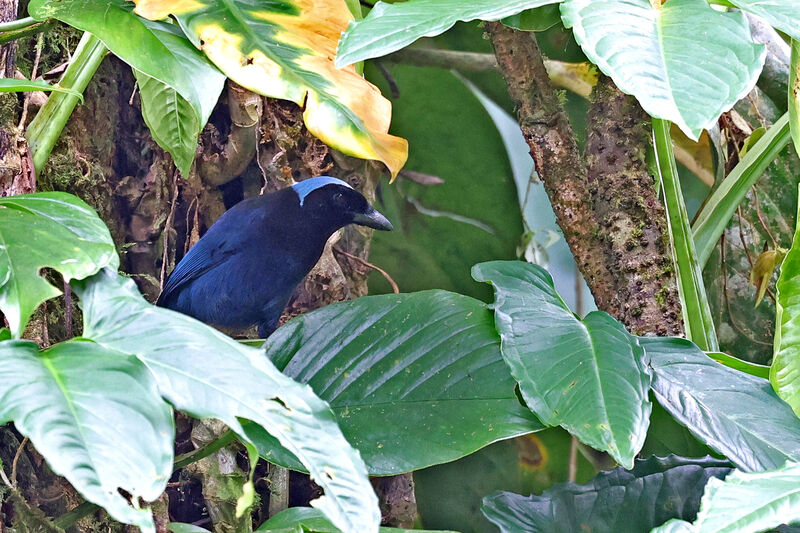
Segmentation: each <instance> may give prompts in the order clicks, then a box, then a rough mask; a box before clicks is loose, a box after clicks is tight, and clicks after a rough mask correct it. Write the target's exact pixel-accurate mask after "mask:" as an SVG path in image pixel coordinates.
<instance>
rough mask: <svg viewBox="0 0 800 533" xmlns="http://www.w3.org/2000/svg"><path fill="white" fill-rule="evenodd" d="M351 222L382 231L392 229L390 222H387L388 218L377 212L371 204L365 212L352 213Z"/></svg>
mask: <svg viewBox="0 0 800 533" xmlns="http://www.w3.org/2000/svg"><path fill="white" fill-rule="evenodd" d="M353 223H354V224H359V225H361V226H367V227H368V228H375V229H380V230H383V231H392V229H393V226H392V223H391V222H389V219H388V218H386V217H385V216H383V215H382V214H380V213H378V211H377V210H376V209H375V208H374V207H372V206H370V208H369V209H368V210H367V212H366V213H356V214H354V215H353Z"/></svg>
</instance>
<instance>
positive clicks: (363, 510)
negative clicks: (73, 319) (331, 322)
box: [75, 270, 380, 532]
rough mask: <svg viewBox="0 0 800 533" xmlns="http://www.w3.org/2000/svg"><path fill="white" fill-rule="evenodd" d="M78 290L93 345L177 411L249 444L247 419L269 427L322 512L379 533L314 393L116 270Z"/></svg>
mask: <svg viewBox="0 0 800 533" xmlns="http://www.w3.org/2000/svg"><path fill="white" fill-rule="evenodd" d="M75 290H76V293H77V294H78V296H79V297H80V299H81V307H82V308H83V318H84V335H85V336H86V337H89V338H91V339H92V340H94V341H95V342H97V343H98V344H101V345H103V346H106V347H108V348H111V349H115V350H119V351H122V352H125V353H131V354H134V355H136V356H138V357H139V359H140V360H141V361H142V362H144V364H145V365H147V367H148V368H149V369H150V371H151V372H152V373H153V375H154V376H155V378H156V382H157V383H158V387H159V390H160V391H161V394H162V395H163V396H164V397H165V398H166V399H167V400H168V401H169V402H170V403H171V404H172V405H174V406H175V407H176V408H177V409H180V410H182V411H186V412H188V413H189V414H191V415H192V416H195V417H198V418H208V417H214V418H218V419H220V420H222V421H223V422H224V423H225V424H227V425H228V427H230V428H231V429H233V430H234V431H235V432H237V433H238V434H239V435H244V431H243V430H242V427H241V424H240V421H239V418H245V419H249V420H252V421H254V422H255V423H257V424H259V425H261V426H263V427H264V428H265V429H266V430H267V431H269V432H270V433H271V434H272V435H274V436H275V437H276V438H277V439H278V440H279V441H280V443H281V444H282V445H283V446H284V447H286V448H287V449H288V450H290V451H291V452H292V453H293V454H294V455H295V456H296V457H298V459H299V460H300V461H301V462H302V464H303V465H304V466H305V467H306V468H307V469H308V470H309V471H310V472H311V475H312V477H313V478H314V479H315V481H316V482H317V483H318V484H319V485H320V486H321V487H322V488H323V489H324V490H325V496H323V497H321V498H320V499H318V500H315V501H314V502H313V503H314V504H315V505H316V507H318V508H319V509H321V510H322V511H323V512H324V513H325V514H326V516H328V518H330V519H331V520H332V521H333V523H334V524H336V525H337V526H338V527H340V528H342V529H344V530H346V531H365V532H374V531H377V529H378V523H379V521H380V513H379V511H378V505H377V498H376V497H375V494H374V493H373V491H372V487H371V486H370V484H369V481H368V479H367V473H366V468H365V466H364V463H363V461H362V460H361V458H360V457H359V455H358V453H357V452H356V451H355V450H353V449H352V448H351V447H350V445H349V444H348V443H347V441H346V440H345V439H344V437H343V436H342V433H341V431H340V430H339V427H338V426H337V425H336V421H335V419H334V416H333V413H332V412H331V410H330V408H329V407H328V405H327V404H326V403H325V402H323V401H322V400H320V399H319V398H317V397H316V396H315V395H314V393H313V391H311V389H310V388H309V387H308V386H307V385H300V384H298V383H297V382H295V381H293V380H292V379H291V378H288V377H286V376H284V375H283V374H281V373H280V371H279V370H278V369H277V368H275V366H274V365H273V364H272V363H271V362H270V361H269V359H268V358H267V357H265V355H264V352H263V351H261V350H258V349H256V348H250V347H248V346H245V345H243V344H241V343H238V342H236V341H235V340H233V339H231V338H230V337H227V336H225V335H223V334H222V333H220V332H219V331H217V330H215V329H214V328H211V327H209V326H206V325H205V324H202V323H200V322H198V321H196V320H194V319H193V318H190V317H188V316H186V315H182V314H180V313H176V312H173V311H169V310H167V309H161V308H157V307H155V306H153V305H151V304H149V303H147V301H145V299H144V298H143V297H142V296H141V295H140V294H139V291H138V290H137V289H136V285H135V284H134V282H133V281H132V280H127V279H125V278H122V277H120V276H117V275H116V274H114V273H112V272H109V271H108V270H105V271H103V272H101V273H99V274H97V275H96V276H94V277H92V278H90V279H88V280H86V281H84V282H79V283H76V284H75Z"/></svg>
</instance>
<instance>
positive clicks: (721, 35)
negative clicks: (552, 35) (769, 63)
mask: <svg viewBox="0 0 800 533" xmlns="http://www.w3.org/2000/svg"><path fill="white" fill-rule="evenodd" d="M561 17H562V19H563V21H564V25H565V26H567V27H571V28H572V30H573V32H574V34H575V39H576V40H577V41H578V43H579V44H580V45H581V48H583V51H584V52H585V53H586V55H587V56H588V57H589V59H591V60H592V62H593V63H595V64H596V65H597V66H598V67H599V68H600V70H602V71H603V72H604V73H606V74H607V75H609V76H611V78H612V79H613V80H614V83H616V85H617V87H619V88H620V90H622V91H623V92H625V93H628V94H632V95H634V96H635V97H636V99H637V100H639V103H640V104H641V105H642V107H643V108H644V110H645V111H647V112H648V113H649V114H650V115H652V116H654V117H658V118H663V119H665V120H670V121H672V122H674V123H675V124H677V125H678V126H679V127H680V128H681V130H683V132H684V133H685V134H686V135H687V136H689V137H691V138H692V139H694V140H697V139H698V138H699V136H700V133H702V130H703V129H705V128H709V127H711V126H712V125H713V124H714V122H715V121H716V120H717V118H718V117H719V115H720V114H721V113H722V112H724V111H727V110H728V109H730V108H731V107H732V106H733V104H734V103H735V102H736V101H737V100H739V99H740V98H742V97H744V96H745V95H746V94H747V93H748V92H750V90H751V89H752V88H753V86H754V85H755V83H756V80H757V79H758V74H759V72H761V67H762V65H763V63H764V57H765V54H766V50H765V47H764V46H763V45H760V44H755V43H753V42H752V40H751V38H750V28H749V26H748V23H747V19H746V18H745V16H744V14H742V13H738V12H737V13H722V12H719V11H716V10H714V9H712V8H711V6H709V5H708V2H706V0H670V1H669V2H664V3H661V2H658V3H656V2H651V1H650V0H608V1H606V2H594V1H592V0H565V1H564V3H562V4H561Z"/></svg>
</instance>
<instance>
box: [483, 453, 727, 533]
mask: <svg viewBox="0 0 800 533" xmlns="http://www.w3.org/2000/svg"><path fill="white" fill-rule="evenodd" d="M730 471H731V467H730V465H729V464H728V463H727V461H721V460H719V459H712V458H710V457H707V458H704V459H686V458H683V457H676V456H674V455H671V456H669V457H666V458H663V459H662V458H659V457H650V458H648V459H639V460H637V461H636V466H634V468H633V470H625V469H623V468H616V469H614V470H611V471H609V472H601V473H600V474H598V475H597V476H595V477H594V478H593V479H592V480H591V481H589V482H588V483H587V484H585V485H577V484H575V483H558V484H556V485H554V486H553V487H552V488H549V489H547V490H546V491H544V494H542V495H541V496H537V495H531V496H527V497H526V496H522V495H520V494H514V493H513V492H497V493H495V494H493V495H491V496H487V497H486V498H484V499H483V507H482V510H483V513H484V514H485V515H486V517H487V518H488V519H489V520H491V521H492V522H493V523H494V524H495V525H496V526H497V527H499V528H500V531H501V532H502V533H517V532H519V531H526V532H529V533H536V532H542V533H544V532H547V533H572V532H574V531H591V532H592V533H640V532H642V531H648V530H649V529H650V528H652V527H655V526H657V525H659V524H662V523H663V522H664V521H666V520H669V519H672V518H681V519H684V520H694V518H695V516H696V515H697V510H698V508H699V506H700V497H701V496H702V495H703V488H704V487H705V486H706V483H708V482H709V480H711V481H713V480H714V479H717V478H724V477H725V476H726V475H727V474H728V473H729V472H730Z"/></svg>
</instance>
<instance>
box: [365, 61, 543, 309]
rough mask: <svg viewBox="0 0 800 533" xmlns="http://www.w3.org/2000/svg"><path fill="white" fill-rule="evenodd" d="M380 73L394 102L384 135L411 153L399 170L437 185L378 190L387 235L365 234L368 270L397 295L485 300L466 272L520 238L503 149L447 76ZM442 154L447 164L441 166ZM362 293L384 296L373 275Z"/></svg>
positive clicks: (484, 290) (511, 250)
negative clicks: (395, 93) (393, 91)
mask: <svg viewBox="0 0 800 533" xmlns="http://www.w3.org/2000/svg"><path fill="white" fill-rule="evenodd" d="M387 68H388V69H389V71H390V72H391V74H392V77H393V79H394V80H395V83H396V84H397V87H398V89H399V90H400V94H401V95H402V96H401V97H400V98H398V99H396V100H393V102H392V105H393V108H394V119H393V123H392V124H393V126H392V127H393V131H394V132H395V133H396V134H397V135H401V136H403V137H405V138H407V139H408V140H409V142H410V143H411V145H412V147H413V149H412V150H411V152H410V153H409V160H408V164H407V167H408V168H409V169H413V170H416V171H418V172H424V173H426V174H430V175H434V176H438V177H439V178H441V179H442V180H444V183H442V184H439V185H433V186H425V185H420V184H418V183H414V182H412V181H410V180H409V179H405V176H401V179H399V180H397V182H395V183H394V185H392V186H391V187H382V188H381V194H380V199H379V201H380V207H379V209H380V211H381V212H382V213H384V214H385V215H386V216H387V217H388V218H389V220H391V221H392V224H394V227H395V231H391V232H379V231H376V232H375V234H374V236H373V238H372V241H371V244H370V261H371V262H373V263H374V264H376V265H378V266H380V267H381V268H383V269H384V270H386V271H387V272H388V273H389V274H390V275H391V276H392V278H393V279H394V280H395V281H396V282H397V284H398V285H399V287H400V290H401V291H402V292H413V291H420V290H426V289H434V288H436V289H445V290H449V291H453V292H457V293H459V294H465V295H467V296H472V297H475V298H479V299H482V300H488V299H489V298H491V289H490V288H489V287H487V286H485V285H482V284H479V283H475V281H473V280H472V278H471V277H470V275H469V271H470V268H472V265H474V264H475V263H479V262H481V261H488V260H491V259H514V258H516V248H517V245H518V244H519V237H520V235H521V234H522V232H523V228H522V219H521V217H520V209H519V204H518V202H517V197H516V193H515V190H514V181H513V180H512V179H511V172H510V169H509V163H508V158H507V156H506V155H505V153H504V143H503V140H502V139H501V137H500V135H498V133H497V130H496V129H495V127H494V125H493V124H492V120H491V119H490V117H489V116H488V115H487V113H486V112H485V111H484V109H483V107H482V105H481V103H480V102H479V101H478V99H477V98H476V97H475V96H474V95H473V94H472V93H471V92H470V90H469V89H467V88H466V87H465V86H464V84H463V82H462V81H461V80H459V79H458V78H457V77H456V76H455V75H454V74H453V73H451V72H449V71H446V70H442V69H434V68H420V67H413V66H408V65H387ZM366 70H367V75H368V76H369V77H370V79H372V80H373V81H374V83H375V84H376V85H378V86H379V87H380V88H381V89H383V90H384V92H386V94H389V87H388V85H387V84H386V81H385V79H384V78H383V77H382V76H381V75H380V73H379V72H378V70H377V69H376V68H374V66H369V65H368V66H367V69H366ZM504 90H505V89H504ZM454 117H456V120H457V124H458V127H457V128H455V129H454V128H453V122H452V120H453V119H454ZM517 132H519V126H517ZM520 135H521V134H520ZM476 146H481V149H480V150H476V149H475V147H476ZM445 152H446V153H448V154H450V156H451V157H442V153H445ZM524 156H525V158H526V159H527V160H528V161H531V158H530V156H529V155H528V154H527V153H525V154H524ZM476 176H480V177H481V178H480V179H475V177H476ZM489 197H491V198H492V201H491V202H487V201H486V199H487V198H489ZM433 215H439V216H433ZM369 288H370V292H371V293H376V292H390V291H391V287H390V286H389V284H388V283H386V282H385V281H384V280H383V278H382V277H381V276H380V275H378V274H376V273H373V274H371V276H370V280H369Z"/></svg>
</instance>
